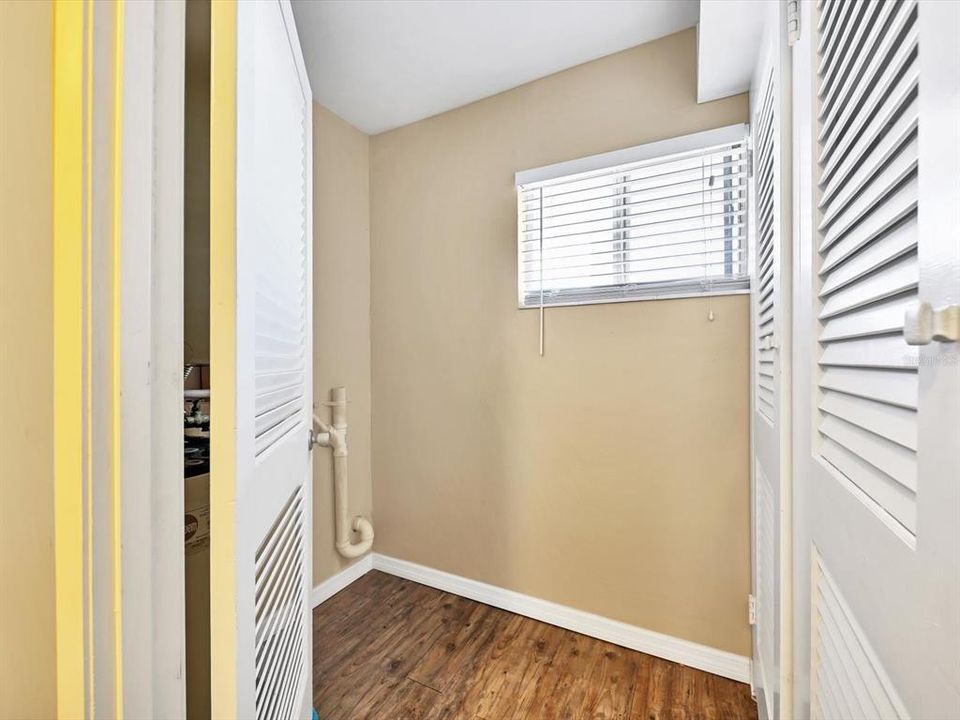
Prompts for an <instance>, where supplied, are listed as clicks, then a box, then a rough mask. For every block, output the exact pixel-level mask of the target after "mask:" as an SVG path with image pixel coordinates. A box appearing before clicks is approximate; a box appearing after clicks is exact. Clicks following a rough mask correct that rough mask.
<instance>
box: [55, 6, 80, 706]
mask: <svg viewBox="0 0 960 720" xmlns="http://www.w3.org/2000/svg"><path fill="white" fill-rule="evenodd" d="M85 5H86V3H78V2H64V1H62V0H61V1H59V2H57V3H56V4H55V5H54V23H53V26H54V42H53V157H54V165H53V247H54V259H53V288H54V289H53V352H54V359H53V386H54V420H53V432H54V518H55V539H54V548H55V554H56V622H57V715H58V717H60V718H81V717H84V716H85V715H86V712H85V710H86V700H85V690H84V680H85V678H86V676H87V674H86V672H85V668H84V665H85V663H84V653H85V642H84V608H85V607H86V606H87V603H86V602H85V599H86V598H85V592H84V528H83V525H84V512H83V508H84V492H83V489H84V481H85V473H84V464H83V463H84V452H83V443H84V436H83V427H84V415H83V413H84V402H83V398H84V374H85V363H84V305H85V303H84V152H83V150H84V135H83V131H84V128H83V118H84V112H83V110H84V91H85V86H84V74H83V70H84V10H85Z"/></svg>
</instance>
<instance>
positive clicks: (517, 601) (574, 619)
mask: <svg viewBox="0 0 960 720" xmlns="http://www.w3.org/2000/svg"><path fill="white" fill-rule="evenodd" d="M364 559H367V558H364ZM352 569H353V568H350V570H352ZM373 569H374V570H381V571H383V572H385V573H389V574H390V575H396V576H397V577H402V578H406V579H407V580H413V581H414V582H418V583H420V584H422V585H428V586H430V587H433V588H437V589H438V590H443V591H445V592H449V593H453V594H454V595H460V596H461V597H465V598H469V599H470V600H476V601H477V602H482V603H485V604H487V605H492V606H494V607H498V608H501V609H503V610H508V611H510V612H513V613H517V614H518V615H524V616H525V617H529V618H533V619H534V620H540V621H541V622H545V623H549V624H550V625H556V626H558V627H562V628H565V629H567V630H572V631H573V632H578V633H580V634H582V635H587V636H589V637H594V638H597V639H599V640H604V641H606V642H609V643H613V644H614V645H620V646H621V647H625V648H629V649H631V650H638V651H640V652H644V653H647V654H648V655H655V656H656V657H660V658H663V659H665V660H671V661H673V662H678V663H681V664H683V665H688V666H690V667H693V668H697V669H698V670H703V671H705V672H709V673H713V674H715V675H720V676H722V677H726V678H730V679H731V680H736V681H738V682H744V683H746V682H750V658H747V657H743V656H742V655H735V654H733V653H730V652H726V651H724V650H717V649H716V648H712V647H709V646H707V645H700V644H698V643H695V642H690V641H689V640H681V639H680V638H676V637H673V636H671V635H664V634H662V633H658V632H654V631H653V630H645V629H644V628H641V627H637V626H635V625H628V624H627V623H623V622H619V621H617V620H610V619H609V618H605V617H601V616H599V615H593V614H592V613H588V612H584V611H582V610H575V609H574V608H570V607H566V606H564V605H558V604H557V603H553V602H549V601H547V600H540V599H539V598H535V597H530V596H529V595H523V594H521V593H518V592H514V591H513V590H506V589H504V588H500V587H496V586H494V585H488V584H486V583H482V582H479V581H477V580H470V579H468V578H464V577H459V576H457V575H451V574H450V573H446V572H443V571H441V570H434V569H433V568H428V567H424V566H423V565H417V564H416V563H412V562H407V561H406V560H398V559H396V558H392V557H388V556H386V555H379V554H374V555H373ZM343 574H344V573H341V575H343ZM337 577H339V576H337ZM357 577H359V575H358V576H357ZM333 579H334V578H331V580H333ZM331 580H328V581H327V582H331ZM344 587H345V586H344ZM315 592H316V591H315ZM331 594H332V593H331Z"/></svg>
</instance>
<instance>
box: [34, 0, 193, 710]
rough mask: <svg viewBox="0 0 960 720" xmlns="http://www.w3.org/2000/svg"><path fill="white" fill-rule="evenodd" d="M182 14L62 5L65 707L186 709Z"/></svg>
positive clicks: (58, 87) (58, 308) (58, 457)
mask: <svg viewBox="0 0 960 720" xmlns="http://www.w3.org/2000/svg"><path fill="white" fill-rule="evenodd" d="M184 7H185V6H184V4H183V3H182V2H164V1H162V0H145V1H141V2H136V3H126V2H118V3H111V4H106V3H102V4H101V3H96V2H94V0H83V1H82V2H77V3H61V4H58V6H57V8H56V10H55V13H54V15H55V20H54V43H55V52H54V95H55V103H54V150H55V155H56V163H55V166H54V188H53V193H54V218H55V219H54V247H55V256H54V258H55V259H54V279H55V283H54V287H55V294H54V308H55V310H54V338H55V340H54V389H55V405H54V452H55V465H54V472H55V522H56V546H55V554H56V579H57V587H56V608H57V705H58V714H59V715H60V716H61V717H93V716H94V714H96V715H97V716H103V717H111V716H112V717H164V718H173V719H177V718H183V717H184V715H185V695H184V677H183V656H184V653H183V647H184V607H183V482H182V473H183V461H182V450H181V446H182V431H181V430H180V413H181V412H182V401H183V397H182V394H183V389H182V385H183V383H182V362H183V361H182V352H183V350H182V323H183V320H182V314H183V304H182V297H183V278H182V195H183V193H182V183H183V177H182V175H183V172H182V158H183V113H182V108H183V62H184V55H183V40H184ZM95 710H96V712H95Z"/></svg>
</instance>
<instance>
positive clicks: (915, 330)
mask: <svg viewBox="0 0 960 720" xmlns="http://www.w3.org/2000/svg"><path fill="white" fill-rule="evenodd" d="M903 338H904V340H906V341H907V345H929V344H930V343H931V342H932V341H934V340H936V341H937V342H957V340H960V305H946V306H944V307H941V308H936V309H934V308H933V307H931V306H930V303H926V302H918V303H914V304H913V305H911V306H910V307H908V308H907V311H906V312H905V313H904V318H903Z"/></svg>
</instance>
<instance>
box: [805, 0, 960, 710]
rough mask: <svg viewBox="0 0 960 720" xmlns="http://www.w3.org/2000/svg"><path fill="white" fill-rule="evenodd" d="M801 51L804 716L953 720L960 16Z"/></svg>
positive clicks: (893, 20)
mask: <svg viewBox="0 0 960 720" xmlns="http://www.w3.org/2000/svg"><path fill="white" fill-rule="evenodd" d="M801 28H802V30H801V32H803V33H805V35H804V36H802V37H801V42H800V43H799V45H798V46H797V47H796V48H795V58H794V60H795V64H794V77H795V86H794V88H795V99H794V101H795V105H796V106H797V110H798V112H797V116H796V122H797V128H798V132H797V136H796V146H795V150H796V153H797V157H798V159H799V160H798V167H799V174H798V176H797V177H796V180H795V182H796V187H797V194H796V195H795V202H796V204H797V207H798V214H797V220H796V222H797V225H796V227H797V228H798V233H797V236H798V239H799V245H798V254H797V259H796V265H797V269H798V272H797V274H796V276H795V277H796V287H797V294H796V304H795V310H796V312H797V315H798V320H799V322H798V333H797V345H796V350H797V354H796V360H795V363H794V369H795V374H796V378H797V382H796V385H795V397H796V400H795V402H796V403H797V406H798V422H797V423H796V434H795V445H794V447H795V450H796V455H795V458H796V466H795V468H796V472H795V477H796V478H797V481H796V482H797V497H798V513H797V516H796V523H797V534H796V537H797V539H798V547H797V565H796V567H797V578H798V584H797V589H796V594H795V596H794V597H795V604H796V616H795V628H794V630H795V639H796V642H797V644H798V647H799V648H800V652H799V653H798V664H799V666H798V668H797V670H798V673H799V674H798V680H797V686H796V704H795V706H794V708H795V711H796V714H797V715H798V716H802V717H805V716H812V717H817V718H873V717H900V718H904V717H913V718H937V717H939V718H956V717H960V531H958V528H960V354H958V348H957V343H956V342H937V341H932V342H930V343H929V344H927V345H926V346H922V347H917V346H913V345H909V344H907V342H906V341H905V339H904V318H905V314H906V313H907V312H908V311H910V310H912V309H914V308H916V307H917V305H918V302H920V301H924V302H928V303H930V304H931V305H932V306H933V307H934V308H938V307H941V306H945V305H950V304H957V303H958V302H960V50H958V47H960V45H958V43H957V32H958V30H960V5H958V4H957V3H953V2H937V1H935V0H932V1H926V0H924V1H921V2H919V3H917V2H916V1H915V0H906V1H902V2H899V1H898V2H895V1H893V0H883V1H876V2H853V1H850V0H824V1H823V2H820V3H818V4H817V5H815V6H813V5H805V6H804V7H803V8H802V15H801Z"/></svg>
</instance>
